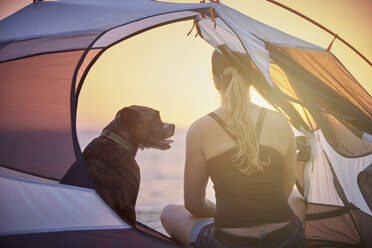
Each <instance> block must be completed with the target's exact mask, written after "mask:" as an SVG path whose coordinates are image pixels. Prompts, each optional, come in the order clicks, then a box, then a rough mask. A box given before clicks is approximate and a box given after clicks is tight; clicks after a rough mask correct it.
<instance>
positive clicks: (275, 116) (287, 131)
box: [262, 110, 294, 154]
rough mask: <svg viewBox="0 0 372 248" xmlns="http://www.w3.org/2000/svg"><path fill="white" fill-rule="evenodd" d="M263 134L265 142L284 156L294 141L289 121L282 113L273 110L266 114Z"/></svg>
mask: <svg viewBox="0 0 372 248" xmlns="http://www.w3.org/2000/svg"><path fill="white" fill-rule="evenodd" d="M263 133H264V134H263V135H262V136H264V137H263V138H264V140H263V142H264V143H267V144H270V145H272V146H273V147H275V148H276V149H277V150H278V151H280V152H281V153H282V154H284V153H285V151H286V150H287V147H288V145H289V143H290V142H292V140H293V139H294V135H293V131H292V128H291V125H290V124H289V122H288V120H287V119H286V118H285V117H284V116H283V115H282V114H281V113H279V112H276V111H271V110H268V111H267V113H266V117H265V122H264V126H263Z"/></svg>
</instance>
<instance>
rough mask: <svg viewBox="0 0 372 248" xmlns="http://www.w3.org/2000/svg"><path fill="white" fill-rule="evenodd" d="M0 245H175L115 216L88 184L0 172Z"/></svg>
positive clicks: (146, 229) (144, 228) (144, 227)
mask: <svg viewBox="0 0 372 248" xmlns="http://www.w3.org/2000/svg"><path fill="white" fill-rule="evenodd" d="M0 202H1V211H0V219H1V222H0V245H1V246H2V247H114V246H115V247H119V246H125V247H178V246H177V245H175V244H174V243H173V242H172V241H170V240H169V239H166V238H164V237H161V236H160V235H159V234H156V233H154V231H151V230H148V228H147V227H146V226H143V225H142V226H141V227H140V228H139V229H138V230H137V229H134V228H132V227H131V226H129V225H128V224H126V223H125V222H124V221H123V220H121V219H120V218H119V217H118V216H117V215H116V214H115V213H114V211H113V210H111V209H110V208H109V207H108V206H107V205H106V204H105V203H104V201H103V200H102V199H101V198H100V197H99V196H98V194H97V193H96V192H95V191H94V190H91V189H86V188H80V187H73V186H68V185H62V184H55V183H46V182H40V181H35V180H26V179H20V178H15V177H10V176H4V175H0Z"/></svg>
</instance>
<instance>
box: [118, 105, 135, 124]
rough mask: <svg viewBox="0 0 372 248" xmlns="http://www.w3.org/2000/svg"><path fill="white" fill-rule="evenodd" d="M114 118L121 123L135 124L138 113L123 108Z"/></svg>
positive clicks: (133, 109)
mask: <svg viewBox="0 0 372 248" xmlns="http://www.w3.org/2000/svg"><path fill="white" fill-rule="evenodd" d="M116 118H119V119H120V121H121V122H122V123H126V124H130V123H135V122H136V121H137V119H138V111H137V109H135V108H131V107H125V108H123V109H121V110H120V111H119V112H118V113H117V114H116Z"/></svg>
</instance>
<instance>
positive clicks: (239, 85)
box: [220, 66, 269, 175]
mask: <svg viewBox="0 0 372 248" xmlns="http://www.w3.org/2000/svg"><path fill="white" fill-rule="evenodd" d="M221 77H222V80H221V84H220V86H221V90H222V91H223V94H224V97H223V98H222V101H223V104H224V106H225V107H226V109H227V112H228V115H229V119H228V121H227V122H226V128H227V130H228V131H229V132H230V133H231V134H232V135H233V136H234V137H235V142H236V143H237V148H238V151H237V153H236V154H235V155H234V156H233V163H234V165H235V166H236V167H237V168H238V169H239V170H240V171H241V172H242V173H243V174H246V175H250V174H252V173H254V172H258V171H263V166H265V165H267V164H268V163H269V161H266V162H262V161H261V160H260V159H259V156H258V154H259V140H258V139H257V136H256V130H255V125H254V123H253V121H252V119H251V118H250V116H249V112H250V105H249V102H250V95H248V94H247V90H248V88H249V84H248V82H247V81H246V80H245V79H244V78H243V77H242V76H241V74H240V73H239V72H238V71H237V69H236V68H235V67H233V66H228V67H226V68H224V69H223V71H222V76H221Z"/></svg>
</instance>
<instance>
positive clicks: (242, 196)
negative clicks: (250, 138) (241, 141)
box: [207, 108, 293, 228]
mask: <svg viewBox="0 0 372 248" xmlns="http://www.w3.org/2000/svg"><path fill="white" fill-rule="evenodd" d="M265 113H266V109H264V108H262V109H261V112H260V115H259V117H258V120H257V124H256V134H257V135H258V137H257V138H258V140H259V137H260V134H261V129H262V123H263V120H264V117H265ZM208 116H210V117H212V118H213V119H214V120H216V122H217V123H218V124H219V125H220V126H221V127H222V128H223V129H224V130H225V131H226V132H227V133H228V134H229V135H230V136H231V138H233V140H235V138H234V137H233V135H232V134H231V133H230V132H229V131H228V130H227V129H226V127H225V123H224V122H223V121H222V120H221V119H220V118H219V117H218V116H217V115H216V114H215V113H213V112H212V113H210V114H208ZM236 152H237V148H233V149H230V150H228V151H226V152H223V153H221V154H219V155H217V156H215V157H213V158H212V159H209V160H208V161H207V169H208V172H209V175H210V177H211V179H212V182H213V184H214V190H215V194H216V215H215V217H214V224H215V226H217V227H227V228H228V227H249V226H255V225H260V224H265V223H281V222H286V221H289V220H290V219H291V218H292V217H293V212H292V209H291V208H290V206H289V204H288V201H287V198H286V196H285V193H284V188H283V181H284V178H283V166H284V157H283V156H282V155H281V154H280V153H279V152H278V151H277V150H275V149H274V148H271V147H268V146H264V145H260V152H259V156H260V158H262V159H263V161H265V160H266V158H267V157H270V164H269V165H267V166H265V167H264V171H263V172H255V173H253V174H251V175H245V174H243V173H242V172H241V171H240V170H239V169H238V168H236V167H235V166H234V165H233V163H232V156H233V155H234V154H235V153H236Z"/></svg>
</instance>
